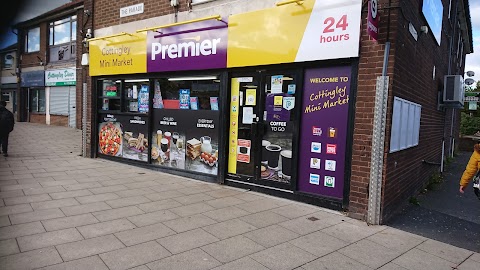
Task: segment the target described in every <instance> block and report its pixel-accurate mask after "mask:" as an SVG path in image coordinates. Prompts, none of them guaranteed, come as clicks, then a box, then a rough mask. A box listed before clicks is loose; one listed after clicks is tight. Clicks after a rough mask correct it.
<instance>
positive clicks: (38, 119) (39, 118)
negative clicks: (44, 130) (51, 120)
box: [30, 113, 47, 124]
mask: <svg viewBox="0 0 480 270" xmlns="http://www.w3.org/2000/svg"><path fill="white" fill-rule="evenodd" d="M46 121H47V119H46V116H45V114H36V113H31V114H30V122H31V123H37V124H45V123H46Z"/></svg>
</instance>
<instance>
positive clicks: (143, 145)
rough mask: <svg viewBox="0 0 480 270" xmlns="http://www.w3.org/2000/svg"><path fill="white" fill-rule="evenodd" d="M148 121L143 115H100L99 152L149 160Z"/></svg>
mask: <svg viewBox="0 0 480 270" xmlns="http://www.w3.org/2000/svg"><path fill="white" fill-rule="evenodd" d="M147 123H148V121H147V118H146V117H142V116H125V115H114V114H103V115H100V124H99V129H98V130H99V134H98V148H99V153H101V154H104V155H109V156H116V157H123V158H126V159H132V160H139V161H144V162H147V161H148V147H149V143H148V133H147V132H148V124H147Z"/></svg>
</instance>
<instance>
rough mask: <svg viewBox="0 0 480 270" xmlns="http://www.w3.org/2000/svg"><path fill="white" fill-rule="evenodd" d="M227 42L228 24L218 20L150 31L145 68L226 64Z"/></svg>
mask: <svg viewBox="0 0 480 270" xmlns="http://www.w3.org/2000/svg"><path fill="white" fill-rule="evenodd" d="M227 43H228V41H227V24H226V23H225V22H222V21H218V20H208V21H201V22H196V23H190V24H183V25H178V26H172V27H168V28H162V29H159V30H158V32H157V31H149V32H148V37H147V71H148V72H163V71H177V70H204V69H214V68H225V67H226V66H227Z"/></svg>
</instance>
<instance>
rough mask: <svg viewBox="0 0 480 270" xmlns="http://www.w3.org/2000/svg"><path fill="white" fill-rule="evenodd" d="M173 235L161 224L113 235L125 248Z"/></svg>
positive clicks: (172, 232) (171, 231)
mask: <svg viewBox="0 0 480 270" xmlns="http://www.w3.org/2000/svg"><path fill="white" fill-rule="evenodd" d="M173 234H175V231H173V230H172V229H170V228H169V227H167V226H165V225H163V224H162V223H158V224H153V225H148V226H144V227H140V228H136V229H130V230H126V231H123V232H119V233H115V236H116V237H117V238H118V239H120V241H122V242H123V243H124V244H125V245H126V246H132V245H136V244H140V243H144V242H148V241H152V240H156V239H159V238H162V237H165V236H169V235H173Z"/></svg>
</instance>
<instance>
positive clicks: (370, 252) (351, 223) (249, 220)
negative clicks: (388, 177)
mask: <svg viewBox="0 0 480 270" xmlns="http://www.w3.org/2000/svg"><path fill="white" fill-rule="evenodd" d="M10 140H11V142H10V149H9V155H10V156H9V157H8V158H3V156H2V157H1V158H0V269H8V270H11V269H49V270H50V269H68V270H69V269H82V270H83V269H92V270H99V269H111V270H114V269H115V270H116V269H135V270H149V269H150V270H153V269H169V270H172V269H182V270H184V269H187V270H188V269H217V270H218V269H228V270H230V269H233V270H235V269H242V270H245V269H255V270H257V269H258V270H262V269H272V270H277V269H299V270H310V269H312V270H313V269H315V270H317V269H357V270H358V269H360V270H363V269H382V270H393V269H396V270H405V269H407V270H416V269H420V270H429V269H432V270H433V269H435V270H441V269H445V270H451V269H459V270H467V269H472V270H473V269H475V270H478V269H480V254H479V253H478V251H479V250H472V249H468V248H462V247H458V246H456V245H454V244H452V243H445V242H442V241H439V240H437V239H434V238H431V237H428V236H425V235H421V234H418V233H415V232H409V231H406V230H402V229H399V228H394V227H392V226H388V225H381V226H380V225H379V226H369V225H367V224H366V223H365V222H363V221H359V220H355V219H351V218H349V217H346V216H345V215H344V214H343V213H341V212H336V211H332V210H329V209H325V208H321V207H316V206H312V205H307V204H303V203H299V202H295V201H290V200H286V199H282V198H277V197H272V196H268V195H264V194H260V193H255V192H252V191H248V190H243V189H238V188H232V187H228V186H224V185H220V184H214V183H206V182H201V181H196V180H192V179H188V178H184V177H179V176H174V175H169V174H165V173H161V172H158V171H155V170H150V169H146V168H139V167H135V166H131V165H127V164H122V163H119V162H115V161H109V160H104V159H89V158H82V157H81V156H80V149H81V132H80V131H79V130H75V129H70V128H66V127H55V126H45V125H39V124H32V123H17V124H16V125H15V130H14V131H13V133H12V134H11V135H10ZM446 207H448V205H446ZM430 226H435V224H430ZM476 230H477V231H478V227H477V228H476Z"/></svg>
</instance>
